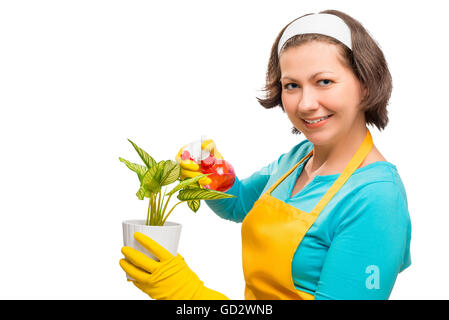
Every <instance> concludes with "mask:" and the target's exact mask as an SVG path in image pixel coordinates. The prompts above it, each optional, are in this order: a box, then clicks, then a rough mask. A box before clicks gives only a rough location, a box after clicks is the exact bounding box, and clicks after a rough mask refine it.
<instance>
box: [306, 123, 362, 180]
mask: <svg viewBox="0 0 449 320" xmlns="http://www.w3.org/2000/svg"><path fill="white" fill-rule="evenodd" d="M366 130H367V128H366V126H365V125H364V126H363V127H358V128H354V129H352V130H350V131H348V132H347V133H345V135H344V136H340V137H336V141H333V142H331V143H329V144H326V145H314V147H313V155H312V157H311V158H310V160H309V161H308V162H307V164H306V166H305V170H306V172H307V174H308V175H309V176H316V175H329V174H337V173H341V172H342V171H343V170H344V168H345V167H346V165H347V164H348V162H349V161H350V160H351V159H352V157H353V156H354V153H355V152H356V151H357V149H358V148H359V147H360V145H361V144H362V142H363V140H364V139H365V136H366Z"/></svg>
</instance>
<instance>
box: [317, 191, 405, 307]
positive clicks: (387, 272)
mask: <svg viewBox="0 0 449 320" xmlns="http://www.w3.org/2000/svg"><path fill="white" fill-rule="evenodd" d="M351 202H352V204H351V205H350V206H348V208H349V210H348V213H347V214H345V216H344V217H343V220H342V221H341V223H340V224H339V226H338V227H337V229H336V231H335V234H334V237H333V239H332V243H331V246H330V248H329V251H328V254H327V256H326V260H325V263H324V265H323V269H322V272H321V276H320V280H319V282H318V287H317V289H316V294H315V299H317V300H320V299H337V300H352V299H356V300H362V299H369V300H379V299H388V297H389V296H390V293H391V291H392V289H393V285H394V282H395V280H396V277H397V275H398V273H399V272H400V271H402V270H403V269H405V268H406V267H408V265H409V264H410V255H409V245H410V236H411V225H410V218H409V213H408V209H407V200H406V198H405V194H403V193H401V192H400V189H399V188H398V186H397V185H395V184H394V183H393V182H375V183H371V184H369V185H367V186H366V187H364V188H363V189H362V190H361V192H360V193H359V195H358V196H357V197H355V198H354V199H353V201H351Z"/></svg>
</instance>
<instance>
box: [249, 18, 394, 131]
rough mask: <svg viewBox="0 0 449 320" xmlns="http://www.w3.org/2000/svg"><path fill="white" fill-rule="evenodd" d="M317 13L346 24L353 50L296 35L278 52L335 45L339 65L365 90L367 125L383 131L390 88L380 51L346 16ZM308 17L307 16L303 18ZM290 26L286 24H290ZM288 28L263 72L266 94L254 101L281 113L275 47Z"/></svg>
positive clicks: (332, 41)
mask: <svg viewBox="0 0 449 320" xmlns="http://www.w3.org/2000/svg"><path fill="white" fill-rule="evenodd" d="M320 13H328V14H333V15H336V16H338V17H340V18H341V19H343V21H345V23H346V24H347V25H348V27H349V29H350V30H351V40H352V50H351V49H349V48H348V47H346V46H345V45H344V44H343V43H341V42H340V41H338V40H336V39H334V38H332V37H328V36H325V35H322V34H316V33H311V34H301V35H296V36H294V37H292V38H290V39H289V40H287V41H286V43H285V44H284V46H283V48H282V50H281V53H282V52H283V51H284V50H286V49H287V48H290V47H296V46H299V45H301V44H304V43H306V42H309V41H314V40H315V41H324V42H327V43H330V44H334V45H336V46H337V47H338V50H339V52H340V54H341V57H342V58H343V59H342V62H343V63H344V64H345V65H346V66H348V67H349V68H350V69H351V70H352V71H353V72H354V74H355V75H356V77H357V78H358V79H359V81H360V83H361V84H362V85H364V86H365V87H366V89H367V93H366V96H365V97H364V99H363V100H362V101H361V103H360V108H362V109H363V110H365V121H366V123H367V124H371V125H375V126H376V127H377V128H378V129H379V130H382V129H384V128H385V126H386V125H387V123H388V112H387V105H388V101H389V100H390V96H391V91H392V87H393V85H392V79H391V74H390V71H389V70H388V66H387V62H386V60H385V57H384V54H383V53H382V50H381V49H380V48H379V46H378V45H377V43H376V41H375V40H374V39H373V38H372V37H371V36H370V34H369V33H368V32H367V31H366V30H365V28H364V27H363V26H362V25H361V24H360V22H358V21H357V20H355V19H354V18H352V17H350V16H349V15H347V14H345V13H343V12H340V11H337V10H325V11H321V12H320ZM307 15H309V14H306V15H304V16H307ZM304 16H302V17H304ZM302 17H300V18H302ZM300 18H298V19H300ZM295 20H296V19H295ZM292 22H293V21H292ZM290 23H291V22H290ZM290 23H289V24H288V25H290ZM288 25H286V26H285V27H284V28H283V29H282V30H281V32H280V33H279V34H278V36H277V38H276V40H275V41H274V43H273V46H272V48H271V54H270V59H269V61H268V69H267V73H266V83H265V87H264V88H263V89H262V90H263V91H265V92H266V94H265V98H257V100H258V102H259V103H260V104H261V105H262V106H263V107H265V108H267V109H270V108H273V107H276V106H280V107H281V108H282V110H283V111H284V107H283V105H282V100H281V93H282V86H281V83H280V78H281V69H280V66H279V56H278V52H277V48H278V43H279V39H280V38H281V36H282V33H283V32H284V30H285V29H286V28H287V27H288ZM284 112H285V111H284ZM292 133H295V134H300V133H301V132H300V131H299V130H298V129H296V128H293V129H292Z"/></svg>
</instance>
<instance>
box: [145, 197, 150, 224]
mask: <svg viewBox="0 0 449 320" xmlns="http://www.w3.org/2000/svg"><path fill="white" fill-rule="evenodd" d="M149 199H150V201H149V202H148V210H147V222H146V225H147V226H148V224H149V222H150V221H149V220H150V207H151V197H150V198H149Z"/></svg>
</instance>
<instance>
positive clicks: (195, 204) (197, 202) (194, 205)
mask: <svg viewBox="0 0 449 320" xmlns="http://www.w3.org/2000/svg"><path fill="white" fill-rule="evenodd" d="M200 204H201V201H200V200H190V201H187V205H188V206H189V208H190V209H192V211H193V212H197V211H198V209H199V208H200Z"/></svg>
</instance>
